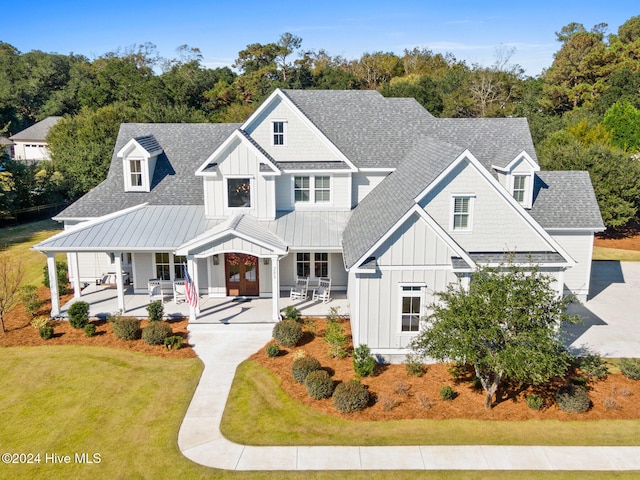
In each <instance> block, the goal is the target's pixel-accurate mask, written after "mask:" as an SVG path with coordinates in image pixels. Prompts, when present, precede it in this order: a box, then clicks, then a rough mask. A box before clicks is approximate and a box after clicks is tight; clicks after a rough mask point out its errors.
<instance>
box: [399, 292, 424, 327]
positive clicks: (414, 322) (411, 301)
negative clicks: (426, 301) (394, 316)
mask: <svg viewBox="0 0 640 480" xmlns="http://www.w3.org/2000/svg"><path fill="white" fill-rule="evenodd" d="M422 296H423V295H422V286H420V285H403V286H402V287H401V331H402V332H417V331H418V330H419V329H420V316H421V314H422V310H421V308H422Z"/></svg>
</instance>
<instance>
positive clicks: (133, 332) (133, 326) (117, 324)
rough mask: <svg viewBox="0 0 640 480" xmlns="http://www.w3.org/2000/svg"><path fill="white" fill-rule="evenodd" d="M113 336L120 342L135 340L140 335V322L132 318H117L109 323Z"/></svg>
mask: <svg viewBox="0 0 640 480" xmlns="http://www.w3.org/2000/svg"><path fill="white" fill-rule="evenodd" d="M111 327H112V328H113V334H114V335H115V336H116V337H117V338H121V339H122V340H137V339H138V338H139V335H140V320H138V319H137V318H133V317H119V318H117V319H115V320H113V321H112V322H111Z"/></svg>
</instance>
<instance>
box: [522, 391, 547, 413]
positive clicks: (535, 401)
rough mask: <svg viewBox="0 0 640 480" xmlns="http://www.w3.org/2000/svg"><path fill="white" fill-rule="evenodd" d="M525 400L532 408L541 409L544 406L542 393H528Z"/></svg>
mask: <svg viewBox="0 0 640 480" xmlns="http://www.w3.org/2000/svg"><path fill="white" fill-rule="evenodd" d="M525 401H526V402H527V407H529V408H530V409H531V410H540V409H541V408H542V407H544V401H543V400H542V397H540V395H527V396H526V397H525Z"/></svg>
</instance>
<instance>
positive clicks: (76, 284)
mask: <svg viewBox="0 0 640 480" xmlns="http://www.w3.org/2000/svg"><path fill="white" fill-rule="evenodd" d="M67 258H69V259H70V260H71V262H70V264H69V266H70V268H71V276H72V277H73V296H74V298H80V296H81V295H82V292H80V264H79V263H78V252H74V253H69V254H67Z"/></svg>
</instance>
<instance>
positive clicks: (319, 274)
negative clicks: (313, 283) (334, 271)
mask: <svg viewBox="0 0 640 480" xmlns="http://www.w3.org/2000/svg"><path fill="white" fill-rule="evenodd" d="M296 275H297V276H298V277H314V278H323V277H329V276H330V275H329V254H328V253H327V252H313V253H311V252H298V253H296Z"/></svg>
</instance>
